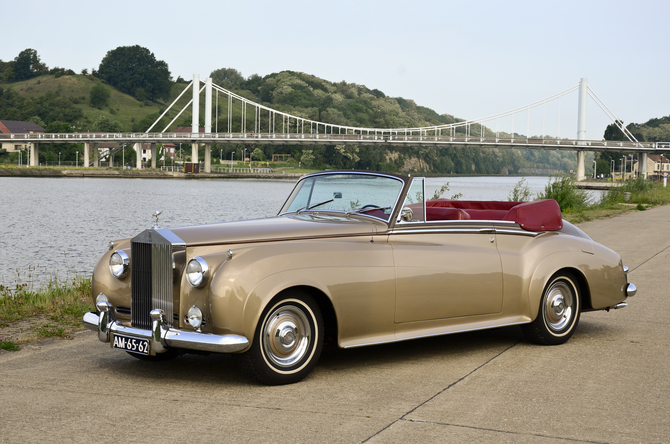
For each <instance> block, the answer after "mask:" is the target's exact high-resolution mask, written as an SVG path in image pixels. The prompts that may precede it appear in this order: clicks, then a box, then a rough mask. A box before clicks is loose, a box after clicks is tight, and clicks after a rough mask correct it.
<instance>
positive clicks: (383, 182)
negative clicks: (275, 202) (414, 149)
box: [279, 173, 403, 221]
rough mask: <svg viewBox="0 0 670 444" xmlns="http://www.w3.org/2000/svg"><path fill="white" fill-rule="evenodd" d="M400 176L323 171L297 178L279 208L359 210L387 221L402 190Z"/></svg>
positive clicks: (284, 211)
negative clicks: (321, 173) (297, 180)
mask: <svg viewBox="0 0 670 444" xmlns="http://www.w3.org/2000/svg"><path fill="white" fill-rule="evenodd" d="M402 187H403V182H402V180H400V179H398V178H393V177H387V176H378V175H372V174H347V173H337V174H323V175H318V176H312V177H308V178H305V179H303V180H301V181H300V182H298V184H297V185H296V187H295V188H294V189H293V192H292V193H291V196H290V197H289V198H288V200H287V201H286V203H285V204H284V207H283V208H282V209H281V211H280V212H279V213H280V214H282V213H291V212H297V211H307V210H313V211H343V212H358V213H361V214H367V215H368V216H373V217H377V218H379V219H383V220H386V221H388V219H389V216H390V215H391V212H392V211H393V206H394V205H395V203H396V201H397V199H398V195H399V194H400V191H401V190H402Z"/></svg>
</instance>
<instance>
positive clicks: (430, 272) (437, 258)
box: [388, 178, 503, 323]
mask: <svg viewBox="0 0 670 444" xmlns="http://www.w3.org/2000/svg"><path fill="white" fill-rule="evenodd" d="M424 188H425V187H424V180H423V178H414V180H413V183H412V185H411V188H410V190H409V192H408V194H407V196H408V197H407V200H406V201H405V203H404V204H403V208H410V209H411V208H412V207H414V209H413V211H410V215H411V214H412V213H413V216H410V217H409V218H405V219H406V220H400V221H398V223H396V224H395V226H394V228H393V230H391V231H390V232H389V236H388V242H389V244H390V245H391V246H392V248H393V260H394V268H395V275H396V307H395V322H396V323H403V322H415V321H426V320H435V319H446V318H456V317H464V316H476V315H486V314H492V313H499V312H500V311H501V310H502V297H503V274H502V265H501V260H500V255H499V253H498V249H497V247H496V234H495V229H494V227H493V224H492V223H491V222H486V221H476V220H475V221H473V220H458V221H439V222H438V221H426V216H425V215H426V211H425V204H424V199H423V196H424V194H425V189H424ZM410 219H411V220H410Z"/></svg>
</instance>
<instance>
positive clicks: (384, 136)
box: [0, 131, 670, 151]
mask: <svg viewBox="0 0 670 444" xmlns="http://www.w3.org/2000/svg"><path fill="white" fill-rule="evenodd" d="M0 140H13V141H25V142H38V143H82V142H92V143H95V142H105V141H116V142H126V143H180V142H181V143H217V142H218V143H221V142H224V141H225V142H228V143H230V142H237V143H255V144H263V143H266V144H273V143H283V142H284V141H291V142H297V143H310V142H311V143H321V144H323V143H345V144H357V143H358V144H374V145H377V144H385V143H389V144H398V145H413V144H426V145H428V144H434V145H476V146H483V147H515V146H518V147H537V148H543V147H548V148H559V149H560V148H562V149H576V150H593V149H596V150H597V149H598V148H600V149H606V150H621V149H624V150H625V149H633V150H650V151H654V150H668V149H670V142H629V141H612V140H576V139H543V138H525V137H515V138H500V137H456V136H442V135H439V134H438V135H430V134H429V135H426V134H422V135H416V134H403V133H401V132H398V133H394V134H389V133H388V132H381V131H380V132H379V133H377V134H323V133H307V134H305V133H274V134H273V133H266V134H263V133H208V134H205V133H29V134H0Z"/></svg>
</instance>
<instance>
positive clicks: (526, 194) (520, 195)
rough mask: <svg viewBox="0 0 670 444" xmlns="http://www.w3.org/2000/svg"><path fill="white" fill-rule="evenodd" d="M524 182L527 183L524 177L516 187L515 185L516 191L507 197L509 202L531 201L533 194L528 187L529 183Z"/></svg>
mask: <svg viewBox="0 0 670 444" xmlns="http://www.w3.org/2000/svg"><path fill="white" fill-rule="evenodd" d="M524 182H526V179H525V178H523V177H522V178H521V179H520V180H519V181H518V182H517V183H516V185H514V189H513V190H512V191H510V193H509V194H508V195H507V200H508V201H510V202H528V201H529V200H530V198H531V194H532V193H531V191H530V188H529V187H528V183H524Z"/></svg>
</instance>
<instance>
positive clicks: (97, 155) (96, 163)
mask: <svg viewBox="0 0 670 444" xmlns="http://www.w3.org/2000/svg"><path fill="white" fill-rule="evenodd" d="M86 166H88V163H86ZM99 166H100V151H99V150H98V144H97V143H94V144H93V167H94V168H98V167H99Z"/></svg>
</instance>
